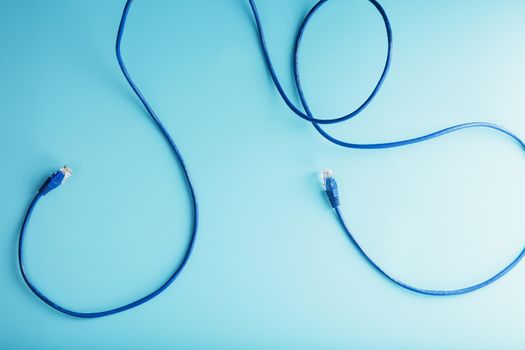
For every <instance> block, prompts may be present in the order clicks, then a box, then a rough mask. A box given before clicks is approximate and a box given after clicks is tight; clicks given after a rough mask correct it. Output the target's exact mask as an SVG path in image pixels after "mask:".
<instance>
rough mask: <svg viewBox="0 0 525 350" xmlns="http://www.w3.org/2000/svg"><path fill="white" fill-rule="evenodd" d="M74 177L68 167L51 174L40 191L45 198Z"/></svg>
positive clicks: (65, 166)
mask: <svg viewBox="0 0 525 350" xmlns="http://www.w3.org/2000/svg"><path fill="white" fill-rule="evenodd" d="M71 175H73V171H72V170H71V168H69V167H68V166H67V165H64V166H63V167H62V168H60V169H59V170H57V171H55V172H54V173H53V174H51V175H50V176H49V177H48V178H47V180H46V181H45V182H44V184H43V185H42V187H40V189H39V190H38V192H40V193H41V194H42V195H43V196H45V195H46V194H48V193H49V192H51V191H52V190H54V189H55V188H57V187H58V186H60V185H62V184H63V183H65V182H66V181H67V179H69V178H70V177H71Z"/></svg>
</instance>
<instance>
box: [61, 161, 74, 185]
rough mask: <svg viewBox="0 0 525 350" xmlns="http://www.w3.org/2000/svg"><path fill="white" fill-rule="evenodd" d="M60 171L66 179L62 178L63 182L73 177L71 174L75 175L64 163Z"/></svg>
mask: <svg viewBox="0 0 525 350" xmlns="http://www.w3.org/2000/svg"><path fill="white" fill-rule="evenodd" d="M59 171H60V172H61V173H62V174H64V180H62V183H64V182H66V181H67V180H68V179H69V178H70V177H71V175H73V170H71V168H70V167H68V166H67V165H64V166H63V167H62V168H60V170H59Z"/></svg>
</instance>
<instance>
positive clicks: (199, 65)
mask: <svg viewBox="0 0 525 350" xmlns="http://www.w3.org/2000/svg"><path fill="white" fill-rule="evenodd" d="M313 3H314V2H313V1H293V2H292V1H290V2H286V3H281V2H276V1H269V0H260V1H259V2H258V5H259V9H260V12H261V15H262V19H263V22H264V24H265V27H266V28H265V29H266V33H267V38H268V40H269V46H270V49H271V54H272V57H273V59H274V62H275V64H276V66H277V70H278V72H279V73H280V76H281V78H282V79H283V81H284V82H286V84H285V87H286V88H290V87H291V86H292V85H291V71H290V69H289V62H290V50H291V47H292V42H293V41H292V39H293V35H294V30H295V29H296V25H297V23H298V22H299V20H300V18H301V17H302V16H303V15H304V14H305V12H306V11H307V10H308V9H309V8H310V7H311V6H312V5H313ZM204 4H206V5H207V6H204ZM382 4H383V6H384V7H385V9H386V11H387V13H388V14H389V16H390V18H391V21H392V26H393V31H394V49H395V50H394V57H393V65H392V69H391V72H390V76H389V77H388V78H387V81H386V82H385V85H384V88H383V90H382V91H381V92H380V94H379V95H378V97H377V99H376V100H375V101H374V103H373V104H372V105H371V106H370V108H369V109H368V110H367V111H366V112H365V113H363V114H362V115H360V116H359V117H358V118H357V119H355V120H353V121H350V122H348V123H347V124H345V125H344V126H340V127H338V128H337V129H336V131H335V133H336V135H337V136H339V137H344V138H347V139H349V140H354V141H356V142H374V141H377V142H380V141H390V140H396V139H400V138H404V137H411V136H417V135H420V134H422V133H425V132H429V131H432V130H435V129H437V128H441V127H446V126H448V125H450V124H455V123H459V122H466V121H471V120H485V121H491V122H496V123H499V124H502V125H503V126H505V127H507V128H509V129H511V130H513V131H515V132H516V133H517V134H518V135H520V136H524V135H525V119H524V112H523V111H524V110H525V100H524V99H523V96H522V95H523V91H524V89H525V80H524V77H525V65H524V64H523V62H524V61H525V47H523V45H521V41H522V39H521V38H523V37H524V35H525V25H523V21H522V19H523V18H524V16H525V3H523V2H522V1H517V0H516V1H504V2H498V3H495V2H488V1H483V2H475V1H464V2H461V3H459V2H454V1H446V2H443V1H441V2H437V1H436V2H421V3H414V2H410V1H383V2H382ZM123 5H124V4H123V2H120V1H110V2H106V1H93V2H89V3H88V2H79V1H76V2H74V1H53V2H45V3H44V2H38V1H33V2H32V3H30V2H5V1H4V2H1V3H0V42H1V44H2V54H1V55H0V76H1V77H2V80H1V81H0V93H1V96H2V97H1V99H0V107H1V109H2V112H1V113H2V117H1V118H2V124H1V125H2V127H1V128H0V149H1V150H2V151H1V153H0V164H2V166H3V171H2V172H1V174H0V183H3V184H5V186H6V188H4V190H3V193H2V196H0V209H1V210H2V220H0V231H1V232H3V234H2V235H1V236H0V237H1V238H0V249H1V250H0V254H1V256H3V257H4V263H3V264H0V279H1V281H2V283H1V287H0V293H1V297H2V301H1V302H0V310H1V316H0V345H2V347H3V348H10V349H11V348H12V349H16V348H21V349H26V348H31V347H33V348H44V349H46V348H48V349H60V348H64V349H67V348H72V347H74V348H85V349H92V348H146V347H148V348H247V347H249V348H261V349H263V348H283V349H288V348H298V349H299V348H301V349H304V348H363V349H374V348H376V349H380V348H392V349H401V348H402V349H407V348H409V349H410V348H414V349H417V348H422V347H424V348H435V349H441V348H447V349H454V348H457V349H465V348H476V349H493V348H495V347H501V348H507V349H512V348H523V347H524V346H525V338H524V337H523V336H522V328H523V327H522V326H523V318H522V315H523V314H524V312H525V303H523V287H524V286H525V267H524V266H523V265H519V266H518V267H517V268H516V269H515V270H514V271H512V272H510V273H509V274H508V275H507V276H506V277H504V278H503V279H502V280H500V281H498V282H497V283H496V284H494V285H492V286H490V287H488V288H486V289H483V290H481V291H478V292H476V293H474V294H470V295H465V296H459V297H451V298H438V299H436V298H431V297H424V296H419V295H415V294H411V293H408V292H406V291H404V290H401V289H400V288H398V287H395V286H393V285H391V284H389V283H388V282H387V281H385V280H384V279H383V278H381V276H379V275H377V273H375V271H373V270H371V269H370V268H369V267H368V266H367V264H366V263H365V262H364V261H363V260H362V259H361V258H360V257H359V255H358V254H357V252H356V251H355V250H354V249H353V247H352V246H351V245H350V243H349V242H348V241H347V239H346V238H345V236H344V234H343V232H342V231H341V230H340V228H339V227H338V226H337V222H336V220H335V217H334V216H333V213H332V212H331V210H330V209H329V208H328V206H327V204H326V202H325V199H324V198H323V197H322V195H321V193H320V185H319V180H318V175H317V171H318V170H319V169H320V168H322V167H326V166H328V167H332V168H333V169H334V171H335V172H336V176H337V178H338V182H339V187H340V192H341V200H342V211H343V212H344V213H345V215H346V217H347V220H348V221H349V225H350V227H351V229H352V230H353V231H354V232H355V233H356V238H357V239H358V240H360V242H361V243H362V244H363V246H364V247H365V249H367V251H368V252H369V253H370V255H371V256H372V257H374V258H375V259H376V260H377V261H378V262H379V263H380V264H381V265H382V266H383V267H385V269H387V271H389V272H391V273H393V274H394V275H396V276H397V277H399V278H402V279H404V280H406V281H408V282H411V283H414V284H417V285H420V286H423V287H428V288H455V287H461V286H462V285H465V284H468V283H472V282H476V281H477V280H480V279H482V278H483V277H486V276H488V275H489V274H490V273H491V272H495V271H496V270H497V269H498V268H499V267H501V266H502V265H503V264H505V263H506V262H508V261H509V260H510V259H511V258H512V257H513V256H514V255H515V254H516V253H517V252H518V251H519V250H520V249H521V248H522V246H523V244H525V232H524V231H523V227H524V223H525V219H524V217H523V213H522V211H523V207H522V204H523V198H524V197H525V182H524V181H523V174H524V173H525V161H524V160H525V159H524V157H523V154H522V152H521V150H520V149H519V148H518V147H516V145H515V144H514V143H512V142H511V141H509V140H508V139H507V138H505V137H503V136H501V135H499V134H496V133H494V132H491V131H489V130H470V131H466V132H464V133H461V134H455V135H450V136H447V137H445V138H442V139H440V140H435V141H431V142H429V143H426V144H422V145H416V146H412V147H407V148H403V149H397V150H384V151H352V150H345V149H341V148H338V147H336V146H334V145H331V144H329V143H328V142H326V141H325V140H323V139H322V138H321V137H320V136H318V135H316V134H315V132H314V130H313V129H312V128H311V126H310V125H309V124H308V123H305V122H303V121H301V120H299V119H298V118H296V117H295V116H293V115H292V113H291V112H290V111H288V109H287V108H286V106H285V105H284V104H283V102H282V101H281V100H280V98H279V97H278V95H277V92H276V90H275V89H274V87H273V85H272V83H271V81H270V79H269V76H268V74H267V71H266V68H265V67H264V65H263V61H262V57H261V52H260V50H259V47H258V44H257V42H256V36H255V30H254V26H253V20H252V18H251V16H250V13H249V8H248V4H247V2H245V1H241V0H235V1H234V0H221V1H207V2H206V3H204V2H200V1H193V2H182V1H156V2H148V1H138V0H137V1H136V4H134V7H133V8H132V10H131V13H130V17H129V23H128V25H129V26H128V28H127V32H126V34H125V38H124V43H123V46H124V56H125V59H126V60H127V62H128V66H129V67H128V68H129V69H130V71H131V73H132V74H133V76H134V77H135V79H136V81H137V83H138V84H139V85H140V86H141V88H142V90H143V92H144V93H145V94H146V96H148V97H149V98H150V101H151V102H152V104H153V106H154V107H155V108H156V110H157V112H158V114H159V116H160V117H161V118H162V119H163V121H164V122H165V123H166V126H167V127H168V129H169V130H171V131H172V133H173V135H174V137H175V140H176V141H177V142H178V144H179V146H180V148H181V151H182V152H183V155H184V156H185V158H186V160H187V163H188V166H189V169H190V171H191V172H192V176H193V179H194V181H195V185H196V188H197V195H198V196H199V199H200V203H201V214H202V215H201V223H200V230H199V236H198V238H197V245H196V249H195V252H194V255H193V257H192V258H191V260H190V262H189V264H188V266H187V267H186V269H185V270H184V271H183V273H182V274H181V276H180V278H179V279H178V280H177V281H176V282H175V283H174V285H173V286H172V287H171V288H169V289H168V290H167V291H166V292H164V293H163V294H162V295H160V296H159V297H158V298H156V299H154V300H153V301H151V302H149V303H147V304H145V305H143V306H141V307H139V308H137V309H134V310H132V311H129V312H125V313H123V314H120V315H115V316H111V317H109V318H104V319H98V320H87V321H86V320H77V319H72V318H70V317H66V316H63V315H61V314H58V313H57V312H55V311H53V310H51V309H50V308H49V307H47V306H46V305H44V304H43V303H42V302H40V301H39V300H38V299H36V297H34V296H33V295H32V294H31V293H30V291H29V290H28V289H27V288H26V287H25V286H24V285H23V282H22V280H21V278H20V276H19V273H18V271H17V267H16V238H17V233H18V232H17V231H18V229H19V226H20V224H21V220H22V216H23V211H24V210H25V207H26V206H27V204H28V202H29V201H30V199H31V197H32V195H33V193H34V191H35V190H36V189H37V188H38V186H39V185H40V183H41V181H42V180H43V179H44V178H45V177H46V176H47V175H48V174H49V173H50V172H52V171H54V170H55V169H56V168H57V167H58V166H60V165H62V164H63V163H67V164H69V165H70V166H71V167H73V169H74V170H75V175H74V176H73V178H72V179H71V180H70V181H69V182H68V183H67V185H65V186H64V187H63V188H60V189H59V190H57V191H55V192H53V193H52V194H50V195H49V196H48V197H47V198H46V200H45V201H43V202H42V205H41V206H40V207H39V208H38V210H37V211H36V212H35V214H34V218H33V221H32V222H31V226H30V228H29V232H28V237H27V238H28V240H27V246H26V248H27V250H26V253H27V265H28V273H29V274H30V275H31V277H32V278H33V279H34V281H35V283H37V284H38V286H39V287H41V289H42V290H43V291H45V292H46V293H48V294H49V295H50V296H51V297H53V298H55V299H57V300H59V301H61V302H62V303H63V304H65V305H66V306H70V307H74V308H77V309H79V310H83V311H92V310H98V309H103V308H106V307H111V306H117V305H120V304H121V303H122V302H124V301H129V300H132V299H134V298H136V297H137V296H141V295H142V294H144V293H145V292H147V291H149V290H151V289H152V288H153V287H156V286H157V284H158V283H159V282H160V281H162V280H163V279H164V277H165V276H166V275H168V274H169V273H170V271H171V270H172V268H173V266H174V265H175V263H176V262H177V259H178V258H179V257H180V254H182V249H183V245H184V243H185V240H186V239H187V237H188V236H187V235H188V229H189V224H190V222H189V219H190V218H189V216H188V210H189V207H188V201H187V200H186V197H185V192H184V187H183V182H182V178H181V176H180V174H179V173H178V170H177V167H176V165H175V163H174V162H173V160H172V158H171V155H170V153H169V149H168V147H167V146H166V145H165V144H164V142H163V140H162V139H161V138H160V137H159V136H158V134H157V131H156V130H155V129H154V127H153V126H152V125H151V122H150V121H149V120H148V118H147V117H146V115H145V112H144V111H143V110H142V108H141V107H140V105H139V102H138V101H137V100H136V99H135V98H134V96H133V95H132V93H131V91H130V89H129V88H128V87H127V85H126V83H125V81H124V79H123V77H122V76H121V73H120V72H119V69H118V65H117V63H116V59H115V57H114V52H113V46H114V35H115V32H116V28H117V25H118V21H119V16H120V14H121V10H122V6H123ZM383 30H384V29H383V27H382V26H381V20H380V18H379V16H378V15H377V13H375V12H374V9H373V8H372V7H371V6H370V5H369V4H367V3H366V2H365V1H352V2H345V1H343V0H333V1H332V4H327V5H326V7H325V8H324V9H323V10H322V11H321V12H320V13H319V15H318V16H317V17H316V18H314V20H313V21H312V24H311V27H310V28H309V29H308V30H307V33H306V34H305V42H304V46H303V52H302V67H301V69H302V71H303V74H304V82H303V83H304V87H305V91H306V94H307V97H308V98H309V100H310V101H311V103H310V104H311V106H312V109H313V111H314V113H315V112H317V113H322V114H324V115H335V114H338V115H342V114H343V113H344V112H345V111H347V110H350V109H351V108H352V107H355V106H356V105H358V104H359V103H360V102H361V100H362V99H363V98H364V97H366V95H367V94H368V93H369V89H370V88H371V87H372V85H373V84H374V82H375V80H376V78H377V75H378V74H379V73H380V68H381V64H382V61H383V59H384V51H385V49H386V45H385V39H384V32H383ZM101 169H105V170H106V171H107V174H108V176H107V178H100V176H98V174H99V172H100V171H101ZM145 177H147V178H149V179H150V180H151V181H150V182H151V185H150V186H148V187H145V186H143V185H141V183H142V182H143V179H144V178H145ZM239 185H240V186H241V188H242V190H240V191H238V190H235V188H237V186H239ZM428 198H431V199H432V200H431V201H429V200H428Z"/></svg>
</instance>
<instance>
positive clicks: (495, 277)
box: [334, 207, 525, 296]
mask: <svg viewBox="0 0 525 350" xmlns="http://www.w3.org/2000/svg"><path fill="white" fill-rule="evenodd" d="M334 209H335V212H336V216H337V219H338V221H339V223H340V224H341V227H342V228H343V231H344V232H345V233H346V235H347V236H348V238H349V239H350V241H351V242H352V244H353V245H354V247H355V248H356V249H357V251H358V252H359V254H361V256H362V257H363V258H364V259H365V260H366V261H367V262H368V263H369V264H370V265H371V266H372V267H373V268H374V269H375V270H376V271H377V272H379V273H380V274H381V275H383V277H385V278H386V279H388V280H390V281H391V282H393V283H395V284H397V285H398V286H400V287H402V288H405V289H408V290H410V291H412V292H415V293H419V294H425V295H432V296H447V295H458V294H466V293H470V292H473V291H475V290H478V289H481V288H483V287H485V286H488V285H489V284H491V283H493V282H495V281H497V280H498V279H500V278H501V277H503V276H504V275H506V274H507V273H508V272H509V271H510V270H512V269H513V268H514V266H516V265H517V264H518V263H519V262H520V261H521V259H523V256H524V255H525V248H523V249H522V250H521V252H520V253H519V254H518V255H517V256H516V257H515V258H514V260H512V261H511V262H510V263H509V264H508V265H507V266H505V267H504V268H503V269H501V270H500V271H498V272H497V273H496V274H494V275H493V276H492V277H490V278H487V279H486V280H484V281H482V282H480V283H477V284H474V285H472V286H468V287H465V288H459V289H452V290H435V289H423V288H418V287H414V286H411V285H409V284H407V283H405V282H402V281H400V280H398V279H396V278H394V277H392V276H391V275H390V274H388V273H387V272H385V271H384V270H383V269H382V268H381V267H380V266H379V265H377V264H376V263H375V262H374V260H372V258H370V257H369V256H368V254H366V252H365V251H364V250H363V248H361V246H360V245H359V243H358V242H357V240H356V239H355V238H354V236H353V235H352V233H351V232H350V230H349V229H348V226H347V225H346V223H345V220H344V219H343V216H342V214H341V211H340V210H339V208H338V207H336V208H334Z"/></svg>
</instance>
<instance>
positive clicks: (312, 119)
mask: <svg viewBox="0 0 525 350" xmlns="http://www.w3.org/2000/svg"><path fill="white" fill-rule="evenodd" d="M249 1H250V6H251V9H252V12H253V16H254V18H255V24H256V29H257V34H258V37H259V43H260V46H261V49H262V53H263V57H264V61H265V63H266V66H267V68H268V71H269V72H270V76H271V78H272V80H273V82H274V84H275V86H276V88H277V91H278V92H279V94H280V95H281V97H282V98H283V100H284V102H285V103H286V105H287V106H288V107H289V108H290V109H291V110H292V111H293V112H294V113H295V114H297V115H298V116H299V117H301V118H303V119H305V120H307V121H310V122H312V125H313V126H314V128H315V129H316V130H317V131H318V132H319V133H320V134H321V135H322V136H323V137H324V138H326V139H327V140H328V141H330V142H332V143H334V144H336V145H339V146H342V147H346V148H353V149H385V148H394V147H401V146H407V145H410V144H414V143H419V142H423V141H428V140H431V139H435V138H437V137H440V136H444V135H446V134H449V133H452V132H456V131H460V130H464V129H469V128H488V129H492V130H496V131H498V132H500V133H503V134H504V135H506V136H509V137H510V138H512V139H513V140H514V141H516V142H517V143H518V144H519V145H520V146H521V148H522V149H523V150H524V151H525V143H524V141H523V140H521V139H520V138H519V137H518V136H517V135H515V134H513V133H512V132H510V131H508V130H507V129H505V128H503V127H501V126H499V125H496V124H492V123H487V122H470V123H464V124H459V125H454V126H451V127H448V128H444V129H441V130H438V131H435V132H432V133H429V134H426V135H423V136H419V137H414V138H410V139H405V140H400V141H394V142H386V143H368V144H358V143H350V142H345V141H342V140H339V139H336V138H335V137H333V136H331V135H330V134H328V133H327V132H326V131H325V130H324V129H322V128H321V126H320V125H319V124H337V123H340V122H343V121H345V120H348V119H350V118H352V117H354V116H356V115H357V114H359V113H361V112H362V111H363V110H364V109H365V108H366V107H367V106H368V104H369V103H370V102H371V101H372V99H373V98H374V97H375V96H376V95H377V93H378V91H379V89H380V88H381V86H382V84H383V82H384V80H385V77H386V75H387V73H388V70H389V68H390V62H391V56H392V28H391V25H390V21H389V19H388V16H387V14H386V12H385V10H384V9H383V7H382V6H381V5H380V4H379V3H378V2H377V1H376V0H368V1H369V2H370V3H371V4H372V5H373V6H374V7H375V8H376V9H377V11H378V12H379V14H380V15H381V18H382V19H383V22H384V25H385V29H386V34H387V44H388V46H387V55H386V60H385V65H384V68H383V71H382V73H381V76H380V78H379V80H378V82H377V84H376V85H375V87H374V89H373V90H372V92H371V94H370V95H369V96H368V98H367V99H366V100H365V101H364V102H363V103H362V104H361V105H360V106H359V107H358V108H357V109H355V110H354V111H353V112H351V113H349V114H347V115H346V116H343V117H339V118H315V117H314V115H313V113H312V111H311V109H310V107H309V105H308V103H307V101H306V97H305V94H304V91H303V88H302V85H301V75H300V73H299V50H300V47H301V42H302V38H303V34H304V31H305V29H306V27H307V24H308V23H309V21H310V20H311V18H312V16H313V15H314V14H315V13H316V12H317V11H318V10H319V9H320V8H321V6H322V5H323V4H325V3H326V2H327V1H328V0H320V1H318V2H317V3H316V4H315V5H314V7H312V9H311V10H310V11H309V12H308V13H307V15H306V16H305V18H304V20H303V21H302V23H301V25H300V26H299V30H298V31H297V34H296V37H295V44H294V49H293V76H294V83H295V87H296V90H297V93H298V95H299V98H300V101H301V104H302V106H303V108H304V111H305V113H303V112H302V111H300V110H299V109H298V108H297V107H296V106H295V105H294V104H293V103H292V102H291V100H290V99H289V98H288V96H287V95H286V92H285V91H284V89H283V88H282V85H281V83H280V81H279V78H278V77H277V74H276V73H275V69H274V67H273V64H272V61H271V58H270V54H269V52H268V47H267V45H266V42H265V37H264V34H263V28H262V24H261V20H260V18H259V12H258V10H257V7H256V5H255V0H249ZM338 202H339V201H338V199H337V203H338ZM334 209H335V212H336V215H337V219H338V221H339V223H340V224H341V227H342V228H343V230H344V232H345V233H346V235H347V236H348V238H349V239H350V241H351V242H352V244H353V245H354V246H355V247H356V249H357V250H358V251H359V253H360V254H361V255H362V256H363V258H364V259H365V260H366V261H367V262H368V263H369V264H370V265H371V266H372V267H373V268H374V269H375V270H376V271H377V272H379V273H380V274H381V275H383V276H384V277H385V278H387V279H388V280H390V281H391V282H393V283H395V284H397V285H398V286H400V287H402V288H405V289H408V290H410V291H412V292H416V293H420V294H425V295H433V296H446V295H457V294H465V293H469V292H473V291H475V290H478V289H480V288H483V287H485V286H487V285H489V284H491V283H493V282H494V281H496V280H498V279H499V278H501V277H502V276H503V275H505V274H506V273H507V272H509V271H510V270H511V269H512V268H513V267H514V266H516V264H518V262H519V261H520V260H521V259H522V258H523V256H524V255H525V248H524V249H523V250H522V251H521V252H520V253H519V254H518V255H517V256H516V258H514V260H512V261H511V262H510V263H509V264H508V265H507V266H505V267H504V268H503V269H501V270H500V271H499V272H498V273H496V274H495V275H493V276H492V277H490V278H488V279H486V280H484V281H483V282H481V283H478V284H475V285H472V286H469V287H465V288H460V289H454V290H431V289H422V288H417V287H413V286H411V285H409V284H407V283H404V282H402V281H400V280H398V279H396V278H394V277H392V276H391V275H389V274H388V273H386V272H385V271H384V270H383V269H382V268H381V267H380V266H378V265H377V264H376V263H375V262H374V261H373V260H372V259H371V258H370V257H369V256H368V255H367V254H366V253H365V251H364V250H363V249H362V248H361V246H360V245H359V243H358V242H357V241H356V239H355V238H354V237H353V235H352V233H351V232H350V230H349V229H348V226H347V225H346V223H345V221H344V219H343V216H342V214H341V212H340V210H339V207H338V205H336V206H334Z"/></svg>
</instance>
